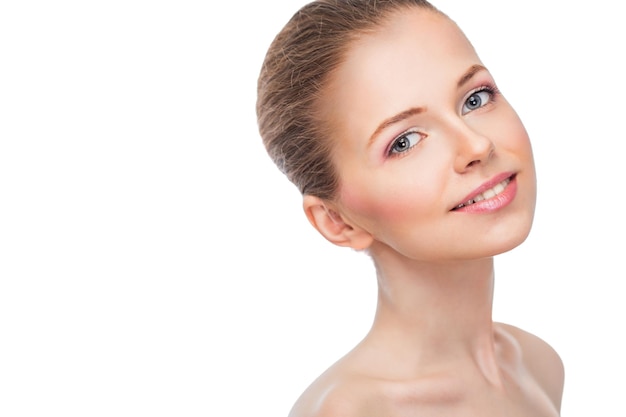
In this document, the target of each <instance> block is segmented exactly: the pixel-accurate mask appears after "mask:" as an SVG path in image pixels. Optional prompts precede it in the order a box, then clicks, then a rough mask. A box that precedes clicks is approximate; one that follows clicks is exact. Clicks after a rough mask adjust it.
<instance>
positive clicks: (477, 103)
mask: <svg viewBox="0 0 626 417" xmlns="http://www.w3.org/2000/svg"><path fill="white" fill-rule="evenodd" d="M493 95H494V92H493V91H492V90H491V89H489V88H483V89H482V90H480V91H476V92H474V93H472V95H471V96H469V97H468V98H467V100H465V103H464V104H463V109H462V110H461V114H467V113H469V112H471V111H474V110H476V109H479V108H481V107H483V106H485V105H486V104H487V103H489V102H490V101H491V100H492V99H493Z"/></svg>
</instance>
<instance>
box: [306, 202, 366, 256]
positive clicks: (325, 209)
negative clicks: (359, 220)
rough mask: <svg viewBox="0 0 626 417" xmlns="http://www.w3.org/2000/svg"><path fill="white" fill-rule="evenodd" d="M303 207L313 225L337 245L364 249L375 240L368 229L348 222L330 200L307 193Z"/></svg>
mask: <svg viewBox="0 0 626 417" xmlns="http://www.w3.org/2000/svg"><path fill="white" fill-rule="evenodd" d="M302 207H303V209H304V213H305V214H306V217H307V218H308V219H309V222H311V225H313V227H315V229H317V231H318V232H320V234H321V235H322V236H324V237H325V238H326V240H328V241H329V242H331V243H334V244H335V245H337V246H346V247H350V248H352V249H355V250H363V249H367V248H368V247H369V246H370V245H371V244H372V242H373V240H374V238H373V237H372V235H371V234H370V233H369V232H367V231H366V230H364V229H362V228H360V227H358V226H355V225H351V224H350V223H349V222H346V220H345V219H344V218H343V217H342V216H341V215H340V214H339V212H338V211H337V210H336V209H335V207H334V205H333V204H332V203H330V202H328V201H325V200H322V199H321V198H319V197H315V196H312V195H305V196H304V197H303V200H302Z"/></svg>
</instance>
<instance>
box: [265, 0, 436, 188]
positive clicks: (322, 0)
mask: <svg viewBox="0 0 626 417" xmlns="http://www.w3.org/2000/svg"><path fill="white" fill-rule="evenodd" d="M407 7H420V8H425V9H428V10H431V11H433V12H435V11H436V9H435V8H434V7H433V6H432V5H430V4H429V3H428V2H427V1H424V0H365V1H364V0H344V1H341V0H318V1H314V2H312V3H310V4H308V5H306V6H304V7H303V8H302V9H300V10H299V11H298V12H297V13H296V14H295V15H294V16H293V17H292V18H291V20H290V21H289V22H288V23H287V25H286V26H285V27H284V28H283V30H282V31H281V32H280V33H279V34H278V36H276V38H275V39H274V42H273V43H272V45H271V46H270V48H269V50H268V52H267V55H266V57H265V61H264V63H263V67H262V69H261V74H260V76H259V80H258V100H257V116H258V122H259V130H260V132H261V136H262V138H263V141H264V144H265V147H266V149H267V151H268V153H269V155H270V157H271V158H272V159H273V161H274V162H275V163H276V165H277V166H278V167H279V168H280V170H281V171H282V172H283V173H285V175H287V177H288V178H289V180H290V181H292V182H293V183H294V184H295V185H296V186H297V187H298V189H299V190H300V192H301V193H302V194H310V195H314V196H317V197H320V198H323V199H329V200H330V199H333V198H334V197H335V193H336V191H337V188H338V186H339V178H338V175H337V172H336V169H335V167H334V165H333V163H332V158H331V156H330V155H331V152H332V149H333V143H332V139H331V137H332V134H331V132H330V129H329V126H328V124H327V123H326V121H325V120H323V119H322V117H320V114H321V109H320V104H321V101H320V97H321V96H322V95H323V94H324V89H325V87H326V85H327V83H328V80H329V77H330V75H331V74H332V73H333V71H334V70H335V69H336V68H337V67H338V66H339V65H340V64H341V62H342V60H343V57H344V55H345V52H346V50H347V49H348V48H349V46H350V44H351V43H352V42H353V41H354V40H356V39H357V38H358V37H359V35H361V34H364V33H366V32H368V31H370V30H372V29H375V28H376V27H377V26H379V25H380V24H381V22H383V21H384V19H385V17H386V16H388V15H389V14H390V12H392V11H395V10H398V9H401V8H407Z"/></svg>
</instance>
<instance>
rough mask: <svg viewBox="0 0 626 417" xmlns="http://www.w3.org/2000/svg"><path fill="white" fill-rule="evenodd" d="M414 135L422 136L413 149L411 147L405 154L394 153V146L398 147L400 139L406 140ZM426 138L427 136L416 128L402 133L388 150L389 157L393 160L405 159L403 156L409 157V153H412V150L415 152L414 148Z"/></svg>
mask: <svg viewBox="0 0 626 417" xmlns="http://www.w3.org/2000/svg"><path fill="white" fill-rule="evenodd" d="M412 134H416V135H419V136H421V137H420V139H419V140H418V141H417V143H416V144H414V145H412V146H411V147H409V148H408V149H407V150H406V151H404V152H394V151H393V147H394V145H396V144H397V143H398V141H399V140H400V139H403V138H406V137H407V136H409V135H412ZM425 138H426V135H425V134H423V133H421V132H420V131H419V130H417V129H415V128H413V129H409V130H407V131H406V132H403V133H401V134H400V135H398V136H397V137H396V138H395V139H394V140H392V141H391V144H390V145H389V148H388V149H387V156H388V157H391V158H398V157H403V156H405V155H407V154H408V153H409V152H411V150H413V148H415V147H416V146H417V145H419V143H420V142H421V141H422V140H424V139H425Z"/></svg>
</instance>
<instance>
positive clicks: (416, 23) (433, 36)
mask: <svg viewBox="0 0 626 417" xmlns="http://www.w3.org/2000/svg"><path fill="white" fill-rule="evenodd" d="M475 64H480V59H479V58H478V56H477V55H476V52H475V51H474V48H473V47H472V45H471V43H470V42H469V41H468V40H467V38H466V37H465V35H464V34H463V33H462V32H461V30H460V29H459V28H458V26H457V25H456V24H455V23H454V22H453V21H452V20H450V19H449V18H448V17H446V16H444V15H442V14H439V13H436V12H433V11H430V10H425V9H420V8H409V9H403V10H399V11H396V12H393V13H392V14H391V15H390V16H389V17H388V18H387V19H385V21H384V23H382V24H381V26H379V27H378V28H377V29H376V30H375V31H372V32H368V33H365V34H362V35H361V36H359V37H358V38H357V39H356V40H354V41H353V42H352V43H351V44H350V46H349V48H348V49H347V51H346V53H345V55H344V60H343V61H342V64H341V65H340V66H339V67H338V68H337V69H336V70H335V71H334V72H333V74H332V76H331V78H330V80H329V84H328V88H327V89H326V91H325V94H324V97H323V101H324V107H325V108H326V110H327V113H326V117H327V120H329V121H330V122H331V124H332V125H333V126H334V125H336V124H337V123H339V124H341V125H344V124H345V122H349V121H350V118H356V119H357V120H355V123H359V124H362V123H363V120H368V119H369V120H371V121H372V123H377V122H379V121H380V119H381V118H385V117H388V116H389V115H392V114H396V113H398V112H400V111H403V110H406V109H407V108H410V107H416V106H426V107H428V106H429V105H430V103H429V101H430V100H431V98H435V97H439V96H442V93H444V91H442V89H448V88H449V89H452V90H454V89H456V87H457V86H456V84H457V82H458V78H459V77H460V76H461V75H462V74H463V73H464V72H465V71H467V69H468V68H469V67H470V66H472V65H475ZM344 127H345V126H344Z"/></svg>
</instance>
